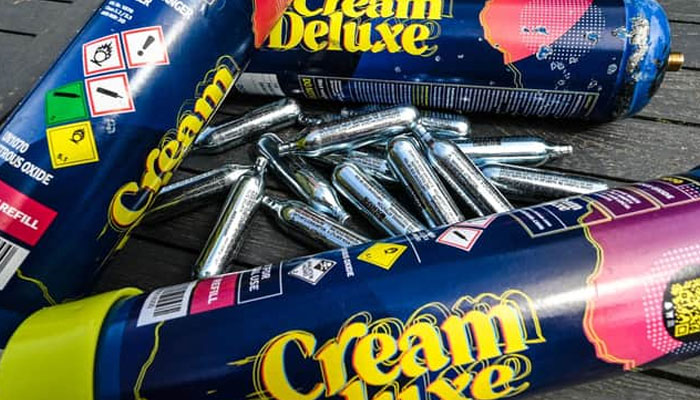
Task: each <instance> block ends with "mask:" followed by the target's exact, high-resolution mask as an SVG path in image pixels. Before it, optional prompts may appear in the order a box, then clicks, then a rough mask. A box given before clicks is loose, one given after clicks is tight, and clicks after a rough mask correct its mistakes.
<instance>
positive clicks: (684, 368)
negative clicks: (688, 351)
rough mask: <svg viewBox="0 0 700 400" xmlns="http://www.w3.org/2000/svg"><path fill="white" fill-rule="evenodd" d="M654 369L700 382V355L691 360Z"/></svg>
mask: <svg viewBox="0 0 700 400" xmlns="http://www.w3.org/2000/svg"><path fill="white" fill-rule="evenodd" d="M654 369H655V370H658V371H663V372H667V373H669V374H673V375H676V376H679V377H683V378H687V379H692V380H695V381H698V382H700V357H695V358H691V359H689V360H685V361H681V362H677V363H674V364H670V365H665V366H663V367H657V368H654Z"/></svg>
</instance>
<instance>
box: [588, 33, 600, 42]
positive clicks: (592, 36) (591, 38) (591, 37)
mask: <svg viewBox="0 0 700 400" xmlns="http://www.w3.org/2000/svg"><path fill="white" fill-rule="evenodd" d="M586 40H588V41H589V42H591V43H593V44H596V43H598V40H600V34H598V32H594V31H588V32H586Z"/></svg>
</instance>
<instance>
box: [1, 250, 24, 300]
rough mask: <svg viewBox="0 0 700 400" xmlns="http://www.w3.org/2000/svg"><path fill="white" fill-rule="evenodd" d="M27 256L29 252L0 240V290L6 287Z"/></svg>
mask: <svg viewBox="0 0 700 400" xmlns="http://www.w3.org/2000/svg"><path fill="white" fill-rule="evenodd" d="M28 255H29V250H27V249H25V248H22V247H20V246H18V245H16V244H14V243H12V242H9V241H7V240H5V239H3V238H0V290H2V289H4V288H5V286H7V283H8V282H9V281H10V279H12V277H13V276H14V275H15V272H16V271H17V269H18V268H19V267H20V266H21V265H22V262H23V261H24V259H25V258H27V256H28Z"/></svg>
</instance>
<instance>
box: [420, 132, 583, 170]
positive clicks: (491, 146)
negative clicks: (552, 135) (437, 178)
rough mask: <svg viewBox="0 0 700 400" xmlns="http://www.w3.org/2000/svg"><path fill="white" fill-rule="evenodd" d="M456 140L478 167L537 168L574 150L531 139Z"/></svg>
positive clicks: (516, 137)
mask: <svg viewBox="0 0 700 400" xmlns="http://www.w3.org/2000/svg"><path fill="white" fill-rule="evenodd" d="M433 135H434V134H433ZM453 141H454V143H455V144H456V145H457V146H458V147H459V149H460V150H462V153H464V154H466V155H467V156H469V157H470V158H471V159H472V160H474V162H476V163H477V164H482V163H484V164H485V163H494V162H501V163H509V164H518V165H531V166H538V165H542V164H544V163H547V162H549V161H551V160H554V159H556V158H559V157H562V156H565V155H568V154H571V153H573V151H574V149H573V147H572V146H568V145H557V144H550V143H547V142H546V141H544V140H542V139H540V138H537V137H529V136H511V137H483V138H473V139H455V140H453Z"/></svg>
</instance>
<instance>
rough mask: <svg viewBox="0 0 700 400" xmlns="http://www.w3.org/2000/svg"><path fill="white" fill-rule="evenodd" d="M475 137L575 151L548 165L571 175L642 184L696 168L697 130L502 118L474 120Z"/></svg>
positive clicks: (639, 123) (651, 124) (632, 121)
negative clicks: (547, 143)
mask: <svg viewBox="0 0 700 400" xmlns="http://www.w3.org/2000/svg"><path fill="white" fill-rule="evenodd" d="M474 125H475V126H474V130H475V131H476V132H477V134H478V135H479V136H481V135H495V136H503V135H506V136H510V135H533V136H539V137H543V138H546V139H548V140H551V141H552V142H558V143H564V144H570V145H572V146H574V154H573V155H571V156H569V157H565V158H563V159H561V160H558V161H555V162H553V163H552V164H551V165H552V166H554V167H560V168H565V169H568V170H573V171H580V172H585V173H593V174H598V175H605V176H609V177H620V178H626V179H631V180H646V179H651V178H654V177H658V176H659V175H660V174H665V173H672V172H679V171H685V170H688V169H690V168H692V167H694V166H695V165H696V164H697V160H698V158H697V141H698V140H700V128H696V127H692V126H684V125H677V124H671V123H658V122H653V121H645V120H639V119H628V120H623V121H616V122H612V123H608V124H600V125H594V124H590V125H589V124H571V123H567V122H564V121H531V122H525V121H524V120H516V119H503V120H501V121H497V122H491V121H490V120H477V121H476V122H475V124H474Z"/></svg>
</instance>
